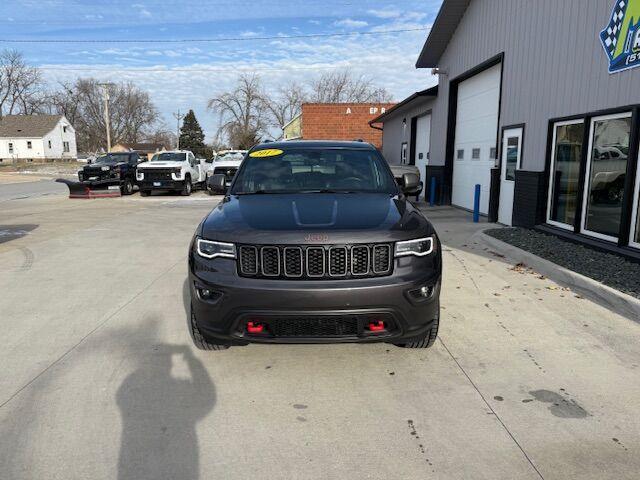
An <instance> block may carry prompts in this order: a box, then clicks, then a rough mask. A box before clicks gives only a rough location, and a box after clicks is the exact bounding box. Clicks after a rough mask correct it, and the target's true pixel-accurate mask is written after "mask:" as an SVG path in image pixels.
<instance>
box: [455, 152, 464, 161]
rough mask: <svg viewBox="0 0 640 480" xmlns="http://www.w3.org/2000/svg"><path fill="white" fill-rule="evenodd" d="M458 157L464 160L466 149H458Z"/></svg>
mask: <svg viewBox="0 0 640 480" xmlns="http://www.w3.org/2000/svg"><path fill="white" fill-rule="evenodd" d="M456 158H457V159H458V160H464V150H458V153H457V156H456Z"/></svg>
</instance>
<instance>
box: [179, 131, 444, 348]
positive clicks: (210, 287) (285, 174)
mask: <svg viewBox="0 0 640 480" xmlns="http://www.w3.org/2000/svg"><path fill="white" fill-rule="evenodd" d="M418 182H419V179H418V178H417V176H416V175H414V174H411V173H408V174H405V175H404V177H403V179H402V181H401V184H402V185H401V186H399V185H398V184H397V183H396V181H395V180H394V177H393V175H392V173H391V171H390V169H389V166H388V165H387V162H386V161H385V160H384V158H382V156H381V155H380V153H379V152H378V150H376V149H375V148H374V147H373V146H372V145H369V144H366V143H362V142H309V141H293V142H278V143H267V144H261V145H258V146H256V147H254V148H253V149H252V150H251V151H249V153H248V154H247V156H246V158H245V160H244V161H243V163H242V166H241V167H240V170H239V171H238V173H237V175H236V177H235V179H234V181H233V183H232V185H231V187H230V189H229V191H228V193H227V194H226V195H225V197H224V199H223V200H222V201H221V202H220V203H219V204H218V205H217V206H216V207H215V208H214V209H213V210H212V211H211V213H209V214H208V215H207V216H206V217H205V218H204V220H203V221H202V222H201V223H200V225H199V226H198V228H197V230H196V233H195V236H194V238H193V241H192V243H191V249H190V252H189V287H190V291H191V322H190V326H191V333H192V336H193V339H194V341H195V344H196V346H197V347H199V348H202V349H206V350H220V349H223V348H227V347H229V346H230V345H245V344H247V343H250V342H261V343H329V342H389V343H393V344H396V345H399V346H404V347H411V348H426V347H430V346H431V345H432V344H433V342H434V341H435V339H436V336H437V333H438V321H439V317H440V301H439V297H440V281H441V276H442V255H441V249H440V241H439V240H438V237H437V235H436V233H435V231H434V229H433V227H432V225H431V224H430V223H429V221H427V219H425V218H424V217H423V216H422V214H421V213H420V212H419V211H418V210H417V209H416V208H415V207H414V206H413V205H412V204H411V203H410V202H409V201H408V200H407V198H406V197H405V195H404V193H403V191H413V190H414V189H415V187H416V185H417V184H418ZM209 187H210V188H211V189H212V190H213V191H219V192H224V190H225V178H224V175H213V176H212V177H210V178H209Z"/></svg>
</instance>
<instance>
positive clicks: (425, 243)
mask: <svg viewBox="0 0 640 480" xmlns="http://www.w3.org/2000/svg"><path fill="white" fill-rule="evenodd" d="M435 245H436V243H435V235H432V236H430V237H425V238H417V239H415V240H408V241H406V242H398V243H396V251H395V256H396V257H405V256H407V255H413V256H416V257H424V256H426V255H429V254H430V253H432V252H433V251H434V249H435Z"/></svg>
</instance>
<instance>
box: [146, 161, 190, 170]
mask: <svg viewBox="0 0 640 480" xmlns="http://www.w3.org/2000/svg"><path fill="white" fill-rule="evenodd" d="M182 165H184V162H144V163H141V164H140V165H138V168H142V169H147V168H180V167H182Z"/></svg>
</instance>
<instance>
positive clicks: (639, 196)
mask: <svg viewBox="0 0 640 480" xmlns="http://www.w3.org/2000/svg"><path fill="white" fill-rule="evenodd" d="M638 159H639V160H640V152H638ZM633 193H634V195H633V198H634V200H633V215H632V217H631V235H630V239H629V245H631V246H632V247H635V248H640V161H638V167H637V169H636V185H635V189H634V190H633Z"/></svg>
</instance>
